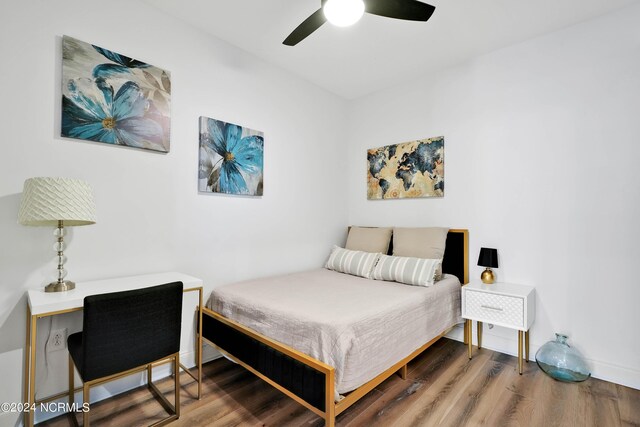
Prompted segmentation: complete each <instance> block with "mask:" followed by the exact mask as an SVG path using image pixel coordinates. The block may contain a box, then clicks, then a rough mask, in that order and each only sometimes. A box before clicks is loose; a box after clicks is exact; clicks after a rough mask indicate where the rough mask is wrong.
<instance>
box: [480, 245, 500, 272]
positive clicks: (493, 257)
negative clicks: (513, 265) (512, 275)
mask: <svg viewBox="0 0 640 427" xmlns="http://www.w3.org/2000/svg"><path fill="white" fill-rule="evenodd" d="M478 265H479V266H481V267H491V268H498V250H497V249H493V248H480V256H479V257H478Z"/></svg>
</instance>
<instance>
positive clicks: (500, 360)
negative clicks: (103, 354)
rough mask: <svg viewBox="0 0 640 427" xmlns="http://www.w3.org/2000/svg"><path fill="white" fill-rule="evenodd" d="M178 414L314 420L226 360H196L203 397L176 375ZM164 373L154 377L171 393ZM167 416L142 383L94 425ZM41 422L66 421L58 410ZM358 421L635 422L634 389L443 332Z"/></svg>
mask: <svg viewBox="0 0 640 427" xmlns="http://www.w3.org/2000/svg"><path fill="white" fill-rule="evenodd" d="M181 380H182V383H183V387H182V393H181V399H182V405H181V408H182V412H181V417H180V419H179V420H178V421H176V422H174V423H172V424H171V425H172V426H189V427H193V426H312V427H315V426H322V425H323V424H324V423H323V421H322V420H321V419H320V418H319V417H318V416H316V415H315V414H314V413H312V412H311V411H309V410H308V409H306V408H304V407H303V406H301V405H299V404H298V403H296V402H295V401H293V400H292V399H290V398H288V397H286V396H285V395H283V394H282V393H280V392H279V391H277V390H276V389H274V388H273V387H271V386H269V385H268V384H266V383H265V382H263V381H262V380H260V379H258V378H257V377H255V376H254V375H253V374H251V373H249V372H248V371H246V370H245V369H243V368H241V367H239V366H237V365H234V364H233V363H231V362H229V361H227V360H226V359H218V360H215V361H213V362H209V363H207V364H205V366H204V382H203V398H202V400H200V401H198V400H196V399H194V396H195V393H196V384H195V383H194V382H192V380H191V378H190V377H188V376H187V375H186V374H184V373H183V374H182V376H181ZM172 385H173V382H172V381H171V380H164V381H162V382H160V383H159V388H160V389H161V390H162V391H163V392H164V391H165V390H166V395H167V398H168V399H169V400H170V401H173V398H172V394H171V393H172V391H171V390H172ZM165 416H166V413H165V412H164V410H163V409H162V407H161V406H160V404H159V403H157V401H156V400H155V399H154V398H153V397H152V395H151V393H150V392H149V391H148V390H147V389H146V388H140V389H136V390H133V391H130V392H127V393H124V394H121V395H119V396H117V397H115V398H112V399H109V400H107V401H103V402H100V403H97V404H95V405H93V406H92V408H91V424H92V425H94V426H118V427H120V426H137V425H149V424H151V423H153V422H155V421H158V420H159V419H161V418H163V417H165ZM41 425H46V426H55V427H58V426H65V427H66V426H68V425H72V424H71V422H70V419H69V418H68V417H66V416H63V417H58V418H56V419H54V420H51V421H50V422H47V423H43V424H41ZM337 425H338V426H341V427H346V426H349V427H356V426H477V425H487V426H581V427H582V426H598V427H609V426H640V391H639V390H634V389H631V388H628V387H623V386H620V385H616V384H612V383H608V382H605V381H600V380H597V379H593V378H592V379H589V380H588V381H586V382H583V383H580V384H566V383H561V382H557V381H554V380H552V379H551V378H549V377H547V376H546V375H545V374H544V373H543V372H542V371H541V370H540V369H539V368H538V367H537V365H536V364H535V362H534V363H527V364H525V372H524V373H523V375H522V376H520V375H518V373H517V370H516V359H515V358H514V357H511V356H507V355H504V354H501V353H496V352H493V351H491V350H486V349H482V350H480V351H478V350H477V349H476V348H475V347H474V358H473V359H472V360H470V361H469V360H468V358H467V353H466V347H465V346H464V345H463V344H462V343H460V342H457V341H452V340H448V339H441V340H440V341H439V342H437V343H436V344H434V345H433V346H432V347H431V348H429V349H427V350H426V351H425V352H424V353H423V354H422V355H420V356H419V357H417V358H416V359H415V360H414V361H413V362H412V363H410V364H409V376H408V378H407V380H404V381H403V380H402V379H400V377H399V376H397V375H394V376H392V377H391V378H389V379H388V380H386V381H385V382H383V383H382V384H380V385H379V386H378V387H377V388H376V389H375V390H373V391H372V392H370V393H369V394H368V395H367V396H365V397H364V398H362V399H361V400H360V401H359V402H358V403H356V404H355V405H353V406H352V407H351V408H349V409H347V410H346V411H345V412H344V413H343V414H341V415H340V416H339V417H338V418H337Z"/></svg>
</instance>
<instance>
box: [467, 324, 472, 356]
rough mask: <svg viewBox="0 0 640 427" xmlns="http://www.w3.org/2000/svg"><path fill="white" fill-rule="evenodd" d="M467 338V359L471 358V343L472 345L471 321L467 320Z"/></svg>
mask: <svg viewBox="0 0 640 427" xmlns="http://www.w3.org/2000/svg"><path fill="white" fill-rule="evenodd" d="M467 340H468V347H469V359H471V352H472V348H471V347H472V345H473V321H472V320H467Z"/></svg>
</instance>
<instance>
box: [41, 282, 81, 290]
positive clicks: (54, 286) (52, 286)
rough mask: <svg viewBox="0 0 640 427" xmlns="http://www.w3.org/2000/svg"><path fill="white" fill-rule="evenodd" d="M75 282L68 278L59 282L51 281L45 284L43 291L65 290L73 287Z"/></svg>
mask: <svg viewBox="0 0 640 427" xmlns="http://www.w3.org/2000/svg"><path fill="white" fill-rule="evenodd" d="M75 287H76V284H75V283H74V282H72V281H70V280H64V281H61V282H51V283H49V284H48V285H47V286H45V288H44V291H45V292H65V291H70V290H71V289H75Z"/></svg>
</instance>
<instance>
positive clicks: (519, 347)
mask: <svg viewBox="0 0 640 427" xmlns="http://www.w3.org/2000/svg"><path fill="white" fill-rule="evenodd" d="M518 373H519V374H520V375H522V331H518Z"/></svg>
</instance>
